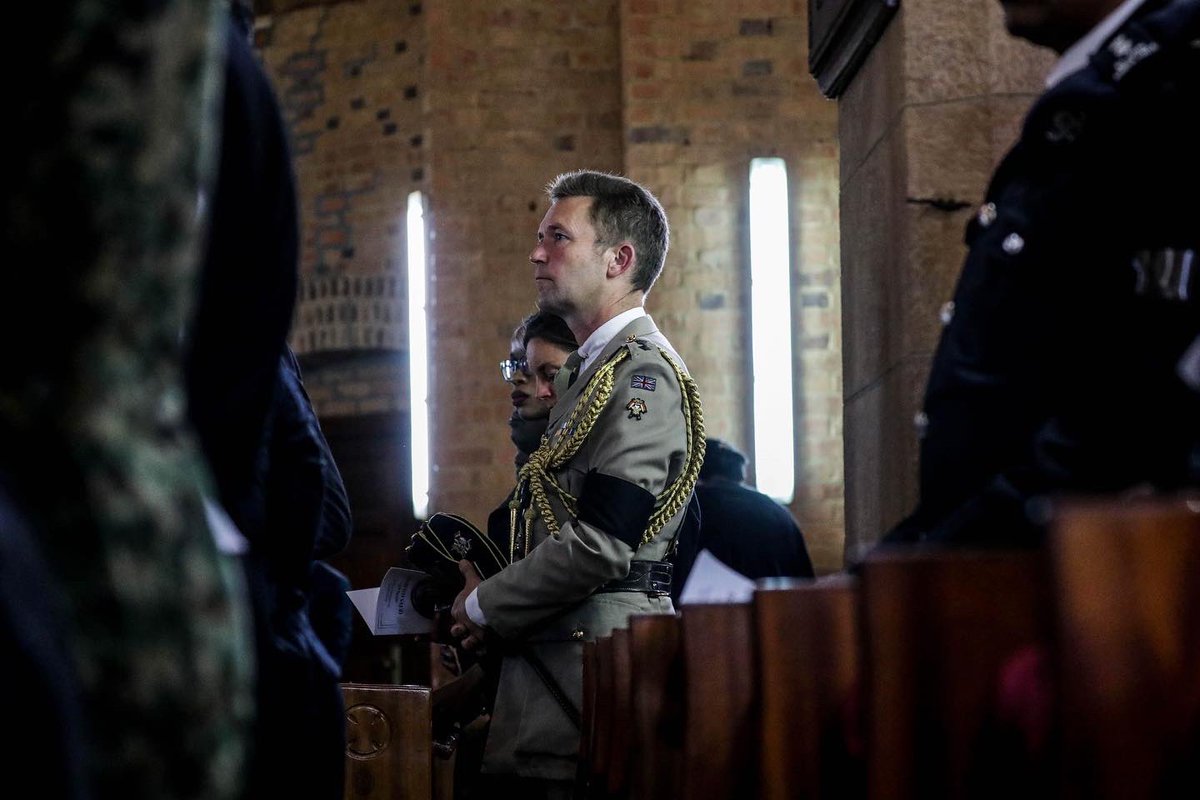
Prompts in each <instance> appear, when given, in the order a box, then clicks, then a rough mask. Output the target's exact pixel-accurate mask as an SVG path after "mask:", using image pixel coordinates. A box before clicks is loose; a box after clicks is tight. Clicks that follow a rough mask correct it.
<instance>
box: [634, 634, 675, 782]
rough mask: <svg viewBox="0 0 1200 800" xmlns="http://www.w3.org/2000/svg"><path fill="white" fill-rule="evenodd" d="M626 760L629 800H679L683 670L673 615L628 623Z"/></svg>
mask: <svg viewBox="0 0 1200 800" xmlns="http://www.w3.org/2000/svg"><path fill="white" fill-rule="evenodd" d="M629 637H630V640H629V641H630V645H629V649H630V671H631V673H632V675H634V676H636V677H635V680H634V681H633V685H632V688H631V692H630V705H631V716H632V729H633V741H632V755H631V763H630V772H631V776H630V783H631V787H630V796H631V797H633V798H634V799H635V800H664V798H672V797H680V796H682V795H681V792H682V779H683V773H682V768H683V734H684V665H683V640H682V628H681V626H680V618H679V616H678V615H677V614H636V615H634V616H632V617H630V619H629Z"/></svg>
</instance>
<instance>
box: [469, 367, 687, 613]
mask: <svg viewBox="0 0 1200 800" xmlns="http://www.w3.org/2000/svg"><path fill="white" fill-rule="evenodd" d="M630 351H631V358H629V359H627V360H626V361H625V362H623V363H622V364H620V365H619V366H618V367H617V370H616V374H615V376H614V381H615V383H614V387H613V396H612V398H611V399H610V400H609V402H608V404H607V405H606V406H605V408H604V410H603V412H602V413H601V415H600V418H599V419H598V420H597V422H596V425H595V427H594V428H593V429H592V433H591V435H590V437H589V438H588V441H587V442H586V444H585V445H584V447H583V449H582V450H581V451H580V453H578V454H577V455H576V457H575V458H574V459H573V460H572V461H571V463H570V464H568V465H567V468H566V469H567V471H575V473H576V474H575V475H573V476H568V478H567V480H568V481H569V482H570V483H571V484H575V485H578V484H580V483H581V484H582V486H583V489H582V491H580V492H579V495H578V500H579V515H578V517H577V518H572V519H568V520H566V521H565V522H564V523H563V524H562V526H561V529H560V531H559V533H558V535H557V536H556V537H552V538H549V539H547V540H545V541H544V542H542V543H541V544H539V545H538V546H537V547H535V548H534V549H533V550H532V551H531V552H530V554H529V555H528V556H527V557H526V558H524V559H522V560H521V561H518V562H516V563H514V564H512V565H511V566H509V567H507V568H506V569H504V570H503V571H502V572H501V573H499V574H497V575H495V576H493V577H492V578H489V579H488V580H486V581H484V583H483V584H482V585H481V586H480V587H479V595H478V597H479V603H480V607H481V608H482V609H483V612H484V614H485V616H486V617H487V619H488V623H489V625H490V626H491V627H492V628H494V629H495V630H496V631H497V632H499V633H500V634H501V635H503V636H514V635H518V634H519V633H520V632H521V631H522V630H525V629H527V628H529V627H530V626H532V625H534V624H536V623H537V622H538V621H540V620H542V619H544V618H546V617H548V616H550V615H551V614H553V613H554V612H555V611H557V610H559V609H561V608H564V607H566V606H569V605H571V604H573V603H576V602H578V601H580V600H582V599H584V598H586V597H587V596H588V595H590V594H591V593H592V592H594V591H595V590H596V588H597V587H599V586H601V585H602V584H604V583H605V582H607V581H609V580H613V579H615V578H621V577H624V576H625V575H626V574H627V573H628V572H629V562H630V561H631V560H632V558H633V555H634V553H635V552H636V550H637V547H638V544H639V542H640V539H641V536H642V533H643V532H644V531H645V529H646V523H647V521H648V519H649V516H650V514H651V512H652V510H653V506H654V498H655V497H656V496H657V495H659V494H661V493H662V492H663V490H664V489H665V488H666V487H667V486H668V485H669V483H670V482H671V481H672V480H674V479H675V478H676V477H677V476H678V474H679V473H680V471H681V470H682V466H683V463H684V460H685V457H686V453H687V431H686V427H685V419H684V414H683V410H682V401H683V397H682V388H681V386H680V383H679V380H678V378H677V376H676V375H675V373H674V370H673V369H672V368H671V366H670V364H668V363H667V361H666V360H665V359H664V358H663V357H662V355H661V354H660V353H659V351H658V349H657V348H655V347H651V348H650V349H649V350H644V349H642V348H641V347H640V346H637V345H633V346H631V347H630Z"/></svg>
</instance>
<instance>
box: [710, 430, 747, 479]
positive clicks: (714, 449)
mask: <svg viewBox="0 0 1200 800" xmlns="http://www.w3.org/2000/svg"><path fill="white" fill-rule="evenodd" d="M704 442H705V448H704V464H702V465H701V467H700V480H702V481H706V480H712V479H713V478H724V479H725V480H729V481H737V482H738V483H741V482H743V481H745V480H746V457H745V456H744V455H742V453H741V451H739V450H738V449H737V448H736V447H734V446H733V445H731V444H729V442H726V441H724V440H723V439H715V438H713V437H711V436H710V437H708V438H707V439H705V440H704Z"/></svg>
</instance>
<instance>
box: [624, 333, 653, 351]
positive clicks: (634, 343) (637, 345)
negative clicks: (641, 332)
mask: <svg viewBox="0 0 1200 800" xmlns="http://www.w3.org/2000/svg"><path fill="white" fill-rule="evenodd" d="M625 348H626V349H627V350H629V353H630V355H637V351H638V350H643V351H648V352H654V351H657V350H659V349H660V348H659V346H658V345H656V344H654V342H651V341H650V340H649V339H643V338H642V337H640V336H626V337H625Z"/></svg>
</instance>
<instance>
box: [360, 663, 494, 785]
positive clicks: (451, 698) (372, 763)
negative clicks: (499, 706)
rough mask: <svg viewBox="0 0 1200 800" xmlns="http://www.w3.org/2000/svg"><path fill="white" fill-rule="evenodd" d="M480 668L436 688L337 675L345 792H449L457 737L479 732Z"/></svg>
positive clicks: (473, 668) (468, 671)
mask: <svg viewBox="0 0 1200 800" xmlns="http://www.w3.org/2000/svg"><path fill="white" fill-rule="evenodd" d="M482 680H483V672H482V669H481V668H480V667H479V666H478V665H475V666H474V667H472V668H471V669H469V670H467V671H466V672H464V673H463V674H462V675H461V676H459V677H458V678H456V679H455V680H453V681H450V682H448V683H446V684H445V685H443V686H440V687H438V688H437V689H431V688H429V687H427V686H406V685H392V684H366V683H343V684H342V700H343V703H344V704H345V708H346V782H345V792H344V797H345V799H346V800H401V799H402V798H403V800H411V799H412V798H422V799H423V798H430V800H453V797H454V771H455V770H454V767H455V758H456V751H457V745H458V743H459V741H460V740H461V738H462V737H464V736H471V735H478V734H479V733H480V731H479V730H478V729H477V728H473V724H474V723H476V722H478V714H477V709H478V708H479V702H480V698H479V690H480V687H481V685H482Z"/></svg>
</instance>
